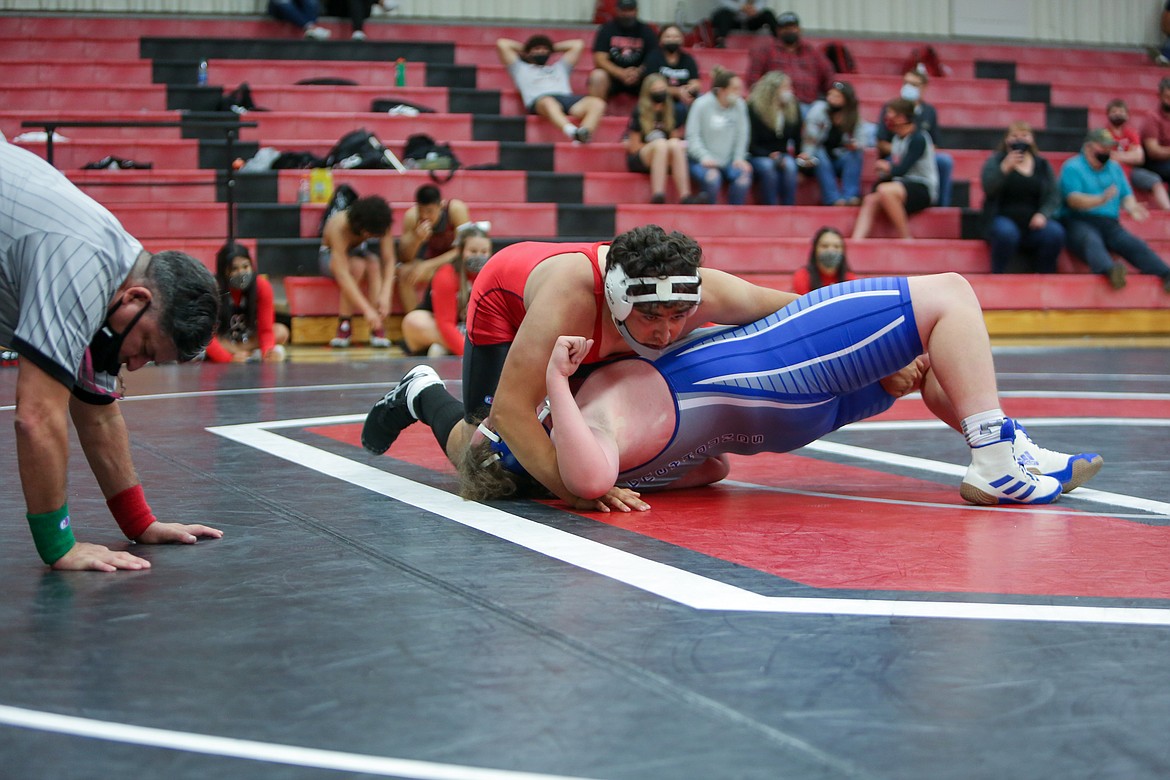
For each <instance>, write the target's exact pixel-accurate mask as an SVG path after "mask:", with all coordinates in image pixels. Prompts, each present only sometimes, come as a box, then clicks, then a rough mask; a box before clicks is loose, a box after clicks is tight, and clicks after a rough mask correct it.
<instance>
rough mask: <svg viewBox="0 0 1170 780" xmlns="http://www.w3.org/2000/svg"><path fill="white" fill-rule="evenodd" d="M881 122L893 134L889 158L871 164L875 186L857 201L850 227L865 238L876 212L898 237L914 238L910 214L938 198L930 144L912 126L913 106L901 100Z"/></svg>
mask: <svg viewBox="0 0 1170 780" xmlns="http://www.w3.org/2000/svg"><path fill="white" fill-rule="evenodd" d="M884 121H885V125H886V127H887V128H889V129H890V130H891V131H892V132H893V134H894V140H893V142H892V143H891V149H890V159H888V160H878V161H877V163H875V165H874V168H875V169H876V171H877V176H878V183H877V186H875V187H874V188H873V192H871V193H869V194H868V195H866V196H865V197H864V198H862V200H861V210H860V211H858V212H857V222H855V223H854V225H853V238H854V239H859V238H866V237H867V236H869V231H870V229H871V228H872V227H873V222H874V218H875V217H876V216H877V214H878V213H879V212H881V213H883V214H885V215H886V217H887V218H888V219H889V221H890V223H891V224H892V225H893V227H894V232H895V233H897V234H898V237H899V238H914V236H913V235H912V234H911V233H910V220H909V217H910V215H911V214H915V213H917V212H919V211H922V210H923V209H925V208H928V207H929V206H932V205H934V203H935V200H936V199H937V198H938V166H936V165H935V164H934V143H933V142H932V141H931V140H930V136H929V135H927V134H926V133H923V132H921V131H920V130H918V128H917V127H916V126H915V125H914V104H913V103H911V102H910V101H909V100H906V99H904V98H898V99H897V100H894V101H891V102H890V104H889V105H888V106H887V107H886V114H885V117H884Z"/></svg>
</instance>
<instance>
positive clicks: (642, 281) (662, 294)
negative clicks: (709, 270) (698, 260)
mask: <svg viewBox="0 0 1170 780" xmlns="http://www.w3.org/2000/svg"><path fill="white" fill-rule="evenodd" d="M700 284H701V281H700V279H699V275H698V274H697V273H696V274H695V275H693V276H643V277H639V278H636V279H631V278H630V277H628V276H626V269H624V268H622V266H621V264H620V263H613V264H612V266H611V267H610V268H609V270H608V271H606V272H605V302H606V303H607V304H608V305H609V313H610V314H612V315H613V319H614V321H615V322H617V323H619V324H621V323H623V322H625V321H626V317H629V316H630V312H631V311H633V310H634V304H635V303H694V304H695V305H696V306H697V305H698V304H699V299H700V294H701V292H702V288H701V287H699V289H697V290H695V292H693V293H692V292H682V291H681V290H679V289H678V287H680V286H682V285H695V286H698V285H700ZM631 287H650V288H652V289H651V292H647V293H643V294H641V295H630V288H631Z"/></svg>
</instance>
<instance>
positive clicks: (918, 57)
mask: <svg viewBox="0 0 1170 780" xmlns="http://www.w3.org/2000/svg"><path fill="white" fill-rule="evenodd" d="M912 70H916V71H918V72H919V73H925V74H926V75H927V76H931V77H934V76H945V75H947V73H948V72H949V71H950V68H948V67H947V66H945V65H943V63H942V59H941V58H940V57H939V56H938V52H937V51H935V50H934V47H933V46H931V45H929V44H927V45H925V46H916V47H915V48H914V49H912V50H911V51H910V56H909V57H907V58H906V60H905V61H904V62H903V63H902V73H909V72H910V71H912Z"/></svg>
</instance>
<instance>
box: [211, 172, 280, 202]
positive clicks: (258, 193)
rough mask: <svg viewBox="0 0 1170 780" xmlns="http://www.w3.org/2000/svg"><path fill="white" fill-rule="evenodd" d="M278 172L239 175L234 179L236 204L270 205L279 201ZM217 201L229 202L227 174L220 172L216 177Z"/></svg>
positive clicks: (233, 188) (233, 186) (233, 190)
mask: <svg viewBox="0 0 1170 780" xmlns="http://www.w3.org/2000/svg"><path fill="white" fill-rule="evenodd" d="M279 179H280V177H279V175H278V174H277V172H276V171H271V172H264V173H237V174H236V175H235V176H234V177H233V178H232V181H233V185H232V192H233V193H234V194H233V197H234V198H235V201H236V203H268V204H273V203H276V202H277V201H278V200H279V195H278V190H279V187H278V181H279ZM215 199H216V200H218V201H220V202H221V203H224V202H226V201H227V173H226V172H224V171H218V172H217V173H216V176H215Z"/></svg>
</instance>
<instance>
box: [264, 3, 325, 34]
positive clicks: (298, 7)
mask: <svg viewBox="0 0 1170 780" xmlns="http://www.w3.org/2000/svg"><path fill="white" fill-rule="evenodd" d="M320 13H321V5H320V4H319V3H318V2H317V0H268V14H269V15H270V16H272V17H274V18H276V19H280V20H281V21H283V22H289V23H290V24H293V25H296V27H297V29H299V30H301V32H303V33H304V35H305V37H306V38H312V39H314V40H318V41H323V40H325V39H326V38H328V37H329V31H328V30H326V29H325V28H324V27H318V26H317V16H318V15H320Z"/></svg>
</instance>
